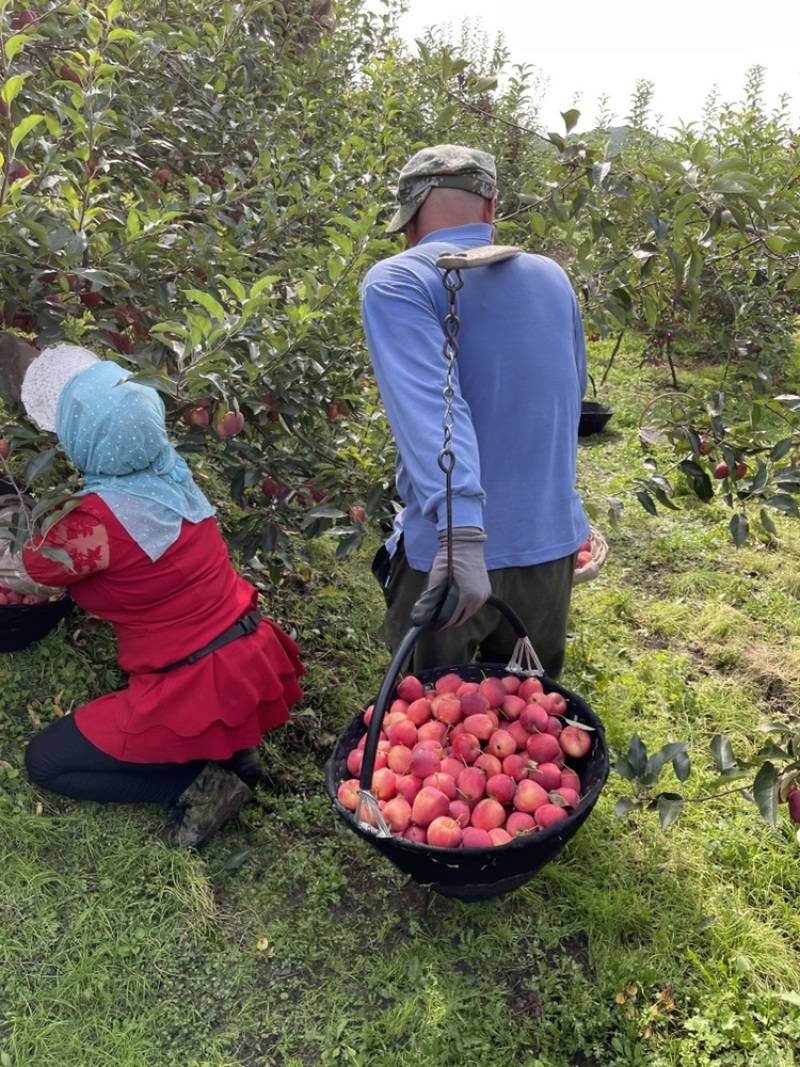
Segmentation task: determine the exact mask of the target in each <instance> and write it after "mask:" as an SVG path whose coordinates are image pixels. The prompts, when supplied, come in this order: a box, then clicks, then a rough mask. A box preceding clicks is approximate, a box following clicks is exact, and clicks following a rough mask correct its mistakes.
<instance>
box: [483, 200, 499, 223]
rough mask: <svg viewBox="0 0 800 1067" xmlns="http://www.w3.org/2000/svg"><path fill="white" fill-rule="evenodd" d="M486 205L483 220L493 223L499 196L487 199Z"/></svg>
mask: <svg viewBox="0 0 800 1067" xmlns="http://www.w3.org/2000/svg"><path fill="white" fill-rule="evenodd" d="M484 205H485V206H484V209H483V221H484V222H488V223H489V224H490V225H491V224H492V223H493V222H494V213H495V211H496V210H497V197H496V196H493V197H492V199H491V200H485V201H484Z"/></svg>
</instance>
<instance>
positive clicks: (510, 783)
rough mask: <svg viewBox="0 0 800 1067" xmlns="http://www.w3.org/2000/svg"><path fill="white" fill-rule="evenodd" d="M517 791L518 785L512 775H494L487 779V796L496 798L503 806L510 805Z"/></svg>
mask: <svg viewBox="0 0 800 1067" xmlns="http://www.w3.org/2000/svg"><path fill="white" fill-rule="evenodd" d="M516 791H517V783H516V782H515V781H514V779H513V778H512V777H511V775H510V774H504V773H501V774H493V775H492V777H491V778H487V779H486V796H487V797H494V799H495V800H499V801H500V803H501V804H510V803H511V801H512V800H513V799H514V794H515V793H516Z"/></svg>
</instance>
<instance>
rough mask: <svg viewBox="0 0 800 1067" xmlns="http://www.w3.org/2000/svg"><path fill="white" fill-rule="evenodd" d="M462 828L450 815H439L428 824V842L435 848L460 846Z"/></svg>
mask: <svg viewBox="0 0 800 1067" xmlns="http://www.w3.org/2000/svg"><path fill="white" fill-rule="evenodd" d="M461 837H462V830H461V826H460V825H459V823H458V822H457V821H456V820H455V819H452V818H451V817H450V816H449V815H439V816H438V817H437V818H435V819H434V820H433V821H432V822H431V823H430V825H429V826H428V844H429V845H432V846H433V847H434V848H458V846H459V845H460V844H461Z"/></svg>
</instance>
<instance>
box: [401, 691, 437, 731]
mask: <svg viewBox="0 0 800 1067" xmlns="http://www.w3.org/2000/svg"><path fill="white" fill-rule="evenodd" d="M406 715H407V716H408V718H409V719H410V720H411V722H413V723H414V725H415V726H422V725H423V723H426V722H428V720H429V719H430V717H431V705H430V701H429V700H427V699H426V698H425V697H424V696H422V697H419V698H418V699H416V700H412V701H411V703H410V704H409V705H408V708H407V709H406Z"/></svg>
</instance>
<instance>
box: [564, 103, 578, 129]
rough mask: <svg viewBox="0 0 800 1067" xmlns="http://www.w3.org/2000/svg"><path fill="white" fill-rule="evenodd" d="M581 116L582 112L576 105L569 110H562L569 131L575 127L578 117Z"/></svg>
mask: <svg viewBox="0 0 800 1067" xmlns="http://www.w3.org/2000/svg"><path fill="white" fill-rule="evenodd" d="M580 117H581V113H580V111H578V109H577V108H575V107H571V108H570V109H569V111H562V112H561V118H562V119H563V120H564V126H565V128H566V131H567V133H570V132H571V131H572V130H574V129H575V126H576V125H577V123H578V119H579V118H580Z"/></svg>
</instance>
